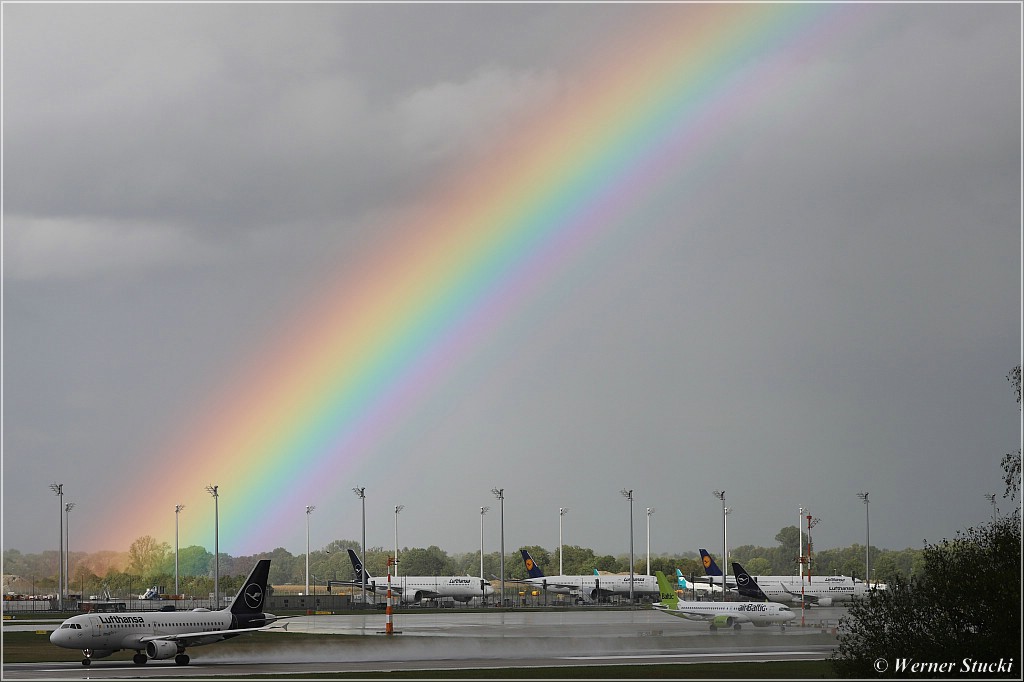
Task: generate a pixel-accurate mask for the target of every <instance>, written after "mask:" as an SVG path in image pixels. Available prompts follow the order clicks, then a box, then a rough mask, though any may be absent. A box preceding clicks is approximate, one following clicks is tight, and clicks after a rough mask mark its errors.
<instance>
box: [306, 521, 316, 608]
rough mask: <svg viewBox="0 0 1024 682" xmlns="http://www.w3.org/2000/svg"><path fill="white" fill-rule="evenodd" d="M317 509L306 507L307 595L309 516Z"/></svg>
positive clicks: (307, 582)
mask: <svg viewBox="0 0 1024 682" xmlns="http://www.w3.org/2000/svg"><path fill="white" fill-rule="evenodd" d="M314 509H316V505H314V504H307V505H306V594H309V516H310V514H312V513H313V510H314Z"/></svg>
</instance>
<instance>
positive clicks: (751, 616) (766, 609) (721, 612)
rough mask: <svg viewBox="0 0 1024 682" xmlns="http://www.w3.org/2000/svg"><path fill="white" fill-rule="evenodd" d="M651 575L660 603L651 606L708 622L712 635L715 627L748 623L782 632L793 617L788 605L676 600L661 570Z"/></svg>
mask: <svg viewBox="0 0 1024 682" xmlns="http://www.w3.org/2000/svg"><path fill="white" fill-rule="evenodd" d="M654 573H655V575H656V576H657V577H658V587H659V589H660V590H661V592H660V594H661V601H660V602H658V603H657V604H653V605H652V606H653V607H654V608H656V609H660V610H662V611H665V612H666V613H669V614H672V615H673V616H680V617H681V618H687V619H689V620H702V621H709V622H710V623H711V631H712V632H714V631H715V630H717V629H718V628H728V627H731V628H733V629H734V630H739V629H740V625H741V624H743V623H750V624H751V625H753V626H754V627H760V628H763V627H768V626H770V625H778V626H779V629H781V630H785V629H786V623H787V622H788V621H791V620H793V619H794V618H796V614H795V613H793V612H792V611H791V610H790V608H789V607H788V606H783V605H782V604H773V603H771V602H767V603H765V602H720V601H718V602H686V601H680V600H679V598H678V597H676V592H675V590H673V589H672V586H671V585H670V584H669V582H668V578H666V577H665V574H664V573H662V572H661V571H655V572H654Z"/></svg>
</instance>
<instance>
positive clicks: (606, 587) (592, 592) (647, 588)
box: [505, 549, 658, 601]
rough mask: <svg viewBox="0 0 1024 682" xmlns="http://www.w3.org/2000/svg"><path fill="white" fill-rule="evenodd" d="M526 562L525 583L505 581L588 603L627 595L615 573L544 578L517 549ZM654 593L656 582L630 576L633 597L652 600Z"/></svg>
mask: <svg viewBox="0 0 1024 682" xmlns="http://www.w3.org/2000/svg"><path fill="white" fill-rule="evenodd" d="M520 552H521V553H522V555H523V561H524V562H525V563H526V573H527V575H529V576H530V577H529V578H527V579H525V580H512V581H509V580H506V581H505V582H513V583H517V584H520V585H533V586H535V587H539V588H541V589H544V590H547V591H549V592H554V593H556V594H570V593H578V594H579V595H580V596H581V597H585V598H587V599H589V600H590V601H597V599H598V597H608V596H610V595H613V594H618V595H621V596H626V597H628V596H629V576H628V575H617V574H605V575H551V576H546V575H544V571H542V570H541V569H540V566H538V565H537V562H536V561H534V560H533V557H532V556H530V553H529V552H528V551H526V550H525V549H523V550H520ZM656 594H658V583H657V582H656V581H655V579H654V576H652V575H639V574H636V573H634V574H633V596H634V597H640V596H643V595H646V596H649V597H653V596H654V595H656Z"/></svg>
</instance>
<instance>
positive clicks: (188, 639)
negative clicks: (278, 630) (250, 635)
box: [139, 625, 267, 647]
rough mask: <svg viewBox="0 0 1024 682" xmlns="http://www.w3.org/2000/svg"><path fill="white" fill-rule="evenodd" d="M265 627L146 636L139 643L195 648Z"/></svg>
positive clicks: (264, 628)
mask: <svg viewBox="0 0 1024 682" xmlns="http://www.w3.org/2000/svg"><path fill="white" fill-rule="evenodd" d="M266 629H267V626H266V625H264V626H262V627H258V628H238V629H235V630H212V631H207V632H186V633H183V634H180V635H148V636H146V637H140V638H139V641H140V642H142V643H146V642H158V641H168V642H179V643H181V644H182V645H183V646H186V647H188V646H195V645H198V644H210V643H212V642H217V641H220V640H221V639H224V638H225V637H227V636H229V635H240V634H244V633H247V632H259V631H261V630H266Z"/></svg>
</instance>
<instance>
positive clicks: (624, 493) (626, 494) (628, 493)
mask: <svg viewBox="0 0 1024 682" xmlns="http://www.w3.org/2000/svg"><path fill="white" fill-rule="evenodd" d="M619 492H620V493H622V496H623V497H625V498H626V499H628V500H629V605H630V606H633V605H634V604H635V602H634V601H633V491H632V490H626V489H625V488H623V489H622V490H620V491H619Z"/></svg>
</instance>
